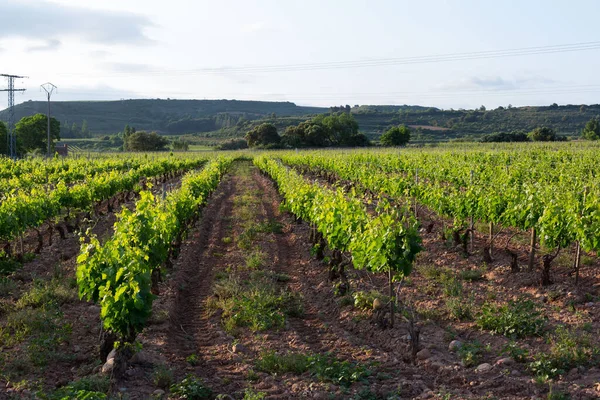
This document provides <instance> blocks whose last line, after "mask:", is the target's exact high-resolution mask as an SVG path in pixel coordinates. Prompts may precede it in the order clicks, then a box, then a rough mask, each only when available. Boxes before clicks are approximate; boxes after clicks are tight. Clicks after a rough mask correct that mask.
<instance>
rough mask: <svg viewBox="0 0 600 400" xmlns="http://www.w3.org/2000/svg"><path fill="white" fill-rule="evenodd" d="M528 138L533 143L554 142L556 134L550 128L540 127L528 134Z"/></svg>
mask: <svg viewBox="0 0 600 400" xmlns="http://www.w3.org/2000/svg"><path fill="white" fill-rule="evenodd" d="M529 137H530V138H531V140H533V141H534V142H554V141H556V132H554V129H552V128H548V127H547V126H541V127H537V128H535V129H534V130H532V131H531V132H529Z"/></svg>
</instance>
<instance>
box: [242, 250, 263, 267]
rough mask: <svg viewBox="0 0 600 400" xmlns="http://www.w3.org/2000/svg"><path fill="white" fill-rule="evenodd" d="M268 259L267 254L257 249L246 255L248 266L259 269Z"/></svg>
mask: <svg viewBox="0 0 600 400" xmlns="http://www.w3.org/2000/svg"><path fill="white" fill-rule="evenodd" d="M266 261H267V255H266V254H265V253H264V252H262V251H255V252H253V253H252V254H250V255H249V256H248V257H246V268H248V269H249V270H257V269H260V268H262V267H263V266H264V265H265V262H266Z"/></svg>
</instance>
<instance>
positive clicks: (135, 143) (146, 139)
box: [124, 131, 169, 151]
mask: <svg viewBox="0 0 600 400" xmlns="http://www.w3.org/2000/svg"><path fill="white" fill-rule="evenodd" d="M167 144H169V141H168V140H167V139H166V138H164V137H162V136H160V135H159V134H158V133H156V132H150V133H148V132H146V131H137V132H133V133H131V134H130V135H129V136H128V137H127V140H126V141H125V144H124V147H125V149H126V150H129V151H160V150H165V147H166V146H167Z"/></svg>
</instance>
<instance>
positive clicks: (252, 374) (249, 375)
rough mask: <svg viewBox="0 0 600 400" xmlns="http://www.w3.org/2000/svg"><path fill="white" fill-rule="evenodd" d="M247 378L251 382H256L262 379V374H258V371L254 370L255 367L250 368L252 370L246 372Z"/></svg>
mask: <svg viewBox="0 0 600 400" xmlns="http://www.w3.org/2000/svg"><path fill="white" fill-rule="evenodd" d="M246 379H247V380H249V381H250V382H256V381H258V380H259V379H260V376H258V374H257V373H256V371H254V370H253V369H250V370H248V372H246Z"/></svg>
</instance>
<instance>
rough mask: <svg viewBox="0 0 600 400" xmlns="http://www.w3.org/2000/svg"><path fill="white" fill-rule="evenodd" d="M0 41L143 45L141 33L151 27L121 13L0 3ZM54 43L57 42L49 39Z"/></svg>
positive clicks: (41, 3)
mask: <svg viewBox="0 0 600 400" xmlns="http://www.w3.org/2000/svg"><path fill="white" fill-rule="evenodd" d="M0 15H2V24H0V38H10V37H20V38H27V39H35V40H40V39H46V38H48V37H52V38H62V37H64V36H75V37H77V38H80V39H82V40H84V41H88V42H93V43H102V44H123V43H127V44H145V43H150V42H152V40H151V39H150V38H148V37H147V36H146V34H145V33H144V30H145V29H146V28H148V27H151V26H153V23H152V22H151V21H150V20H149V19H148V18H146V17H144V16H141V15H138V14H134V13H130V12H125V11H103V10H93V9H85V8H80V7H72V6H66V5H61V4H56V3H49V2H46V1H19V2H16V1H11V0H9V1H6V0H5V1H2V2H0ZM52 40H57V39H52Z"/></svg>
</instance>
